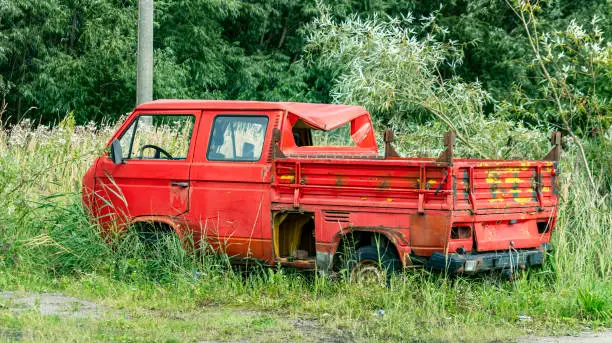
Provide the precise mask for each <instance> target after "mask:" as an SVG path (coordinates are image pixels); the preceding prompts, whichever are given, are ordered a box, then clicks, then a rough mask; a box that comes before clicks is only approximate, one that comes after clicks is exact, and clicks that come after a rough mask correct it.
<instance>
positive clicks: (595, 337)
mask: <svg viewBox="0 0 612 343" xmlns="http://www.w3.org/2000/svg"><path fill="white" fill-rule="evenodd" d="M0 309H2V310H4V311H9V312H12V313H15V314H19V313H22V312H25V311H31V310H35V311H38V312H39V313H40V314H42V315H57V316H59V317H64V318H71V317H72V318H92V319H97V318H102V317H103V316H104V315H105V314H112V313H113V312H115V311H114V310H112V309H110V308H107V307H105V306H102V305H100V304H96V303H94V302H91V301H88V300H84V299H79V298H76V297H71V296H66V295H63V294H58V293H18V292H0ZM236 313H237V314H240V311H238V312H236ZM242 314H244V313H242ZM290 323H291V325H292V326H293V327H294V328H295V329H297V330H299V331H300V332H302V334H303V335H304V336H305V337H311V338H313V337H319V338H321V339H322V340H319V341H326V342H343V341H351V339H350V337H346V335H344V334H342V333H330V332H326V329H325V328H323V327H322V325H321V324H320V323H319V322H318V321H316V320H309V319H300V318H298V319H294V320H291V321H290ZM518 342H519V343H610V342H612V331H610V330H609V331H600V332H588V333H582V334H580V335H578V336H562V337H534V336H529V337H523V338H521V339H519V340H518Z"/></svg>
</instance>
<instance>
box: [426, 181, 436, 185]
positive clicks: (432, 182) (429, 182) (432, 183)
mask: <svg viewBox="0 0 612 343" xmlns="http://www.w3.org/2000/svg"><path fill="white" fill-rule="evenodd" d="M436 183H438V181H436V180H428V181H427V184H429V185H435V184H436Z"/></svg>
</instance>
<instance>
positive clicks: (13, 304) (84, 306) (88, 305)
mask: <svg viewBox="0 0 612 343" xmlns="http://www.w3.org/2000/svg"><path fill="white" fill-rule="evenodd" d="M0 308H7V309H8V310H9V311H11V312H15V313H19V312H25V311H30V310H35V311H38V312H39V313H40V314H42V315H57V316H60V317H75V318H92V317H93V318H97V317H100V316H101V314H102V313H104V312H105V311H106V309H105V308H104V307H103V306H101V305H99V304H96V303H93V302H91V301H87V300H83V299H79V298H75V297H69V296H65V295H62V294H55V293H24V294H22V293H17V292H0Z"/></svg>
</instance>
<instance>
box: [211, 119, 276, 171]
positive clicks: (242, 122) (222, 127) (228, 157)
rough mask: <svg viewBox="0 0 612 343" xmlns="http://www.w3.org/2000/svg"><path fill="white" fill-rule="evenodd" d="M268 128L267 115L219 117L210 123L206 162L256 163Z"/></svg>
mask: <svg viewBox="0 0 612 343" xmlns="http://www.w3.org/2000/svg"><path fill="white" fill-rule="evenodd" d="M267 128H268V116H266V115H218V116H217V117H215V120H214V122H213V127H212V131H211V134H210V139H209V143H208V149H207V152H206V159H207V160H209V161H236V162H256V161H259V160H260V158H261V154H262V151H263V146H264V143H265V137H266V130H267Z"/></svg>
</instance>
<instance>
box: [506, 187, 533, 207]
mask: <svg viewBox="0 0 612 343" xmlns="http://www.w3.org/2000/svg"><path fill="white" fill-rule="evenodd" d="M510 193H512V194H515V195H516V197H513V198H512V200H514V202H516V203H519V204H524V203H526V202H530V201H532V199H531V198H521V197H520V193H521V190H520V189H511V190H510Z"/></svg>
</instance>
